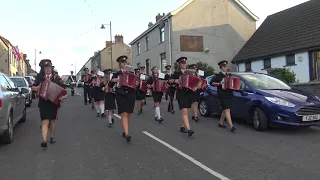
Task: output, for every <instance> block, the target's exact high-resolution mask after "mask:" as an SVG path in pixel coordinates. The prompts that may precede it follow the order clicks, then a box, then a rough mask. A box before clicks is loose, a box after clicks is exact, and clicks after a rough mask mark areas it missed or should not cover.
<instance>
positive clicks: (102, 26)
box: [100, 21, 113, 69]
mask: <svg viewBox="0 0 320 180" xmlns="http://www.w3.org/2000/svg"><path fill="white" fill-rule="evenodd" d="M105 25H109V27H110V41H111V45H110V61H111V69H113V60H112V28H111V27H112V26H111V21H110V23H109V24H101V28H100V29H106V28H105Z"/></svg>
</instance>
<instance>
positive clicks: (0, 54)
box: [0, 36, 9, 75]
mask: <svg viewBox="0 0 320 180" xmlns="http://www.w3.org/2000/svg"><path fill="white" fill-rule="evenodd" d="M0 72H2V73H5V74H7V75H8V74H9V45H8V44H7V40H6V39H5V38H4V37H2V36H0Z"/></svg>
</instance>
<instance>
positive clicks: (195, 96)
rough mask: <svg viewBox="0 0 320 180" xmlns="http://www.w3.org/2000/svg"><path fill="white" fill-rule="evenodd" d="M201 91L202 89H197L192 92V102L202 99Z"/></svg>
mask: <svg viewBox="0 0 320 180" xmlns="http://www.w3.org/2000/svg"><path fill="white" fill-rule="evenodd" d="M200 93H201V90H197V91H196V92H192V103H194V102H199V101H200Z"/></svg>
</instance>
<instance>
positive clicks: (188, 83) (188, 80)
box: [179, 74, 206, 92]
mask: <svg viewBox="0 0 320 180" xmlns="http://www.w3.org/2000/svg"><path fill="white" fill-rule="evenodd" d="M204 84H205V85H206V83H205V80H203V79H201V78H199V77H197V76H194V75H190V74H183V75H181V76H180V77H179V88H180V89H182V88H186V89H190V90H191V91H194V92H195V91H197V89H198V88H199V86H200V85H201V87H202V88H203V86H205V85H204Z"/></svg>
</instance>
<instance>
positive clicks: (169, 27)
mask: <svg viewBox="0 0 320 180" xmlns="http://www.w3.org/2000/svg"><path fill="white" fill-rule="evenodd" d="M168 29H169V58H170V66H172V49H171V21H170V18H168Z"/></svg>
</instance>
